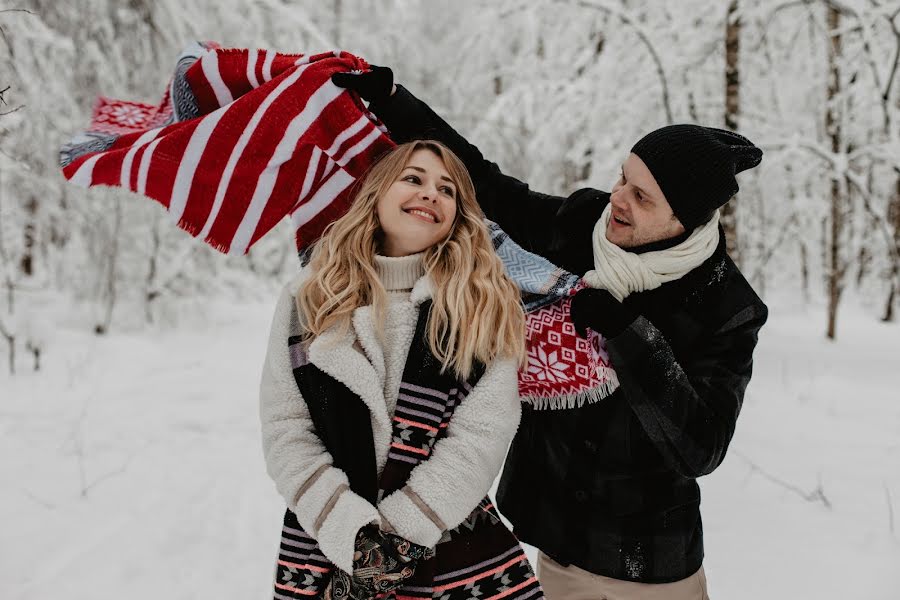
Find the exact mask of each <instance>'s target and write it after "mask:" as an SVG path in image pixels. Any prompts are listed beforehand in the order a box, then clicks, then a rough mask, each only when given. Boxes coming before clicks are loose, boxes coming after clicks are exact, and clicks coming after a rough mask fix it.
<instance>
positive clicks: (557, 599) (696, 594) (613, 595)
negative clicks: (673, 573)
mask: <svg viewBox="0 0 900 600" xmlns="http://www.w3.org/2000/svg"><path fill="white" fill-rule="evenodd" d="M537 576H538V580H539V581H540V582H541V585H542V586H543V588H544V596H546V598H547V600H709V596H708V595H707V593H706V574H705V573H704V572H703V567H700V570H699V571H697V572H696V573H694V574H693V575H691V576H690V577H687V578H686V579H682V580H681V581H675V582H672V583H635V582H633V581H622V580H621V579H612V578H610V577H604V576H602V575H594V574H593V573H591V572H589V571H585V570H584V569H579V568H578V567H576V566H574V565H569V566H568V567H564V566H562V565H561V564H559V563H558V562H555V561H554V560H553V559H552V558H550V557H549V556H547V555H546V554H544V553H543V552H540V553H539V554H538V564H537Z"/></svg>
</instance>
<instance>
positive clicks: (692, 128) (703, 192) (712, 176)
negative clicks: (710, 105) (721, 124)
mask: <svg viewBox="0 0 900 600" xmlns="http://www.w3.org/2000/svg"><path fill="white" fill-rule="evenodd" d="M631 151H632V152H633V153H635V154H637V155H638V156H639V157H640V158H641V160H643V161H644V163H645V164H646V165H647V168H648V169H650V172H651V173H653V177H654V178H656V182H657V183H658V184H659V187H660V189H661V190H662V192H663V194H665V196H666V200H668V201H669V204H670V205H671V206H672V210H673V211H674V212H675V216H676V217H678V220H679V221H681V224H682V225H684V228H685V229H686V230H688V231H690V230H692V229H694V228H695V227H697V226H698V225H702V224H703V223H706V222H707V221H709V219H710V218H711V217H712V215H713V212H714V211H715V210H716V209H717V208H719V207H720V206H722V205H723V204H725V203H726V202H728V200H729V199H730V198H731V197H732V196H734V194H735V193H736V192H737V191H738V184H737V181H736V180H735V178H734V176H735V174H736V173H740V172H741V171H744V170H746V169H751V168H753V167H755V166H756V165H758V164H759V161H761V160H762V150H760V149H759V148H757V147H756V146H754V145H753V142H751V141H750V140H748V139H747V138H745V137H744V136H742V135H738V134H736V133H734V132H732V131H726V130H724V129H715V128H712V127H703V126H702V125H689V124H685V125H669V126H667V127H662V128H661V129H657V130H656V131H653V132H651V133H648V134H647V135H645V136H644V137H643V138H641V139H640V141H638V143H637V144H635V145H634V148H632V149H631Z"/></svg>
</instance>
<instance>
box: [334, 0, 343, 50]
mask: <svg viewBox="0 0 900 600" xmlns="http://www.w3.org/2000/svg"><path fill="white" fill-rule="evenodd" d="M343 9H344V7H343V4H342V3H341V0H334V31H333V33H332V36H333V37H334V46H335V48H340V47H341V33H342V32H341V22H342V21H343V12H344V10H343Z"/></svg>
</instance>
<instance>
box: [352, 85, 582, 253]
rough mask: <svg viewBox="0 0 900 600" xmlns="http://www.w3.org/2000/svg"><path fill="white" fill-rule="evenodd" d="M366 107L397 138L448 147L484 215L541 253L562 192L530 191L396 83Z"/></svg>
mask: <svg viewBox="0 0 900 600" xmlns="http://www.w3.org/2000/svg"><path fill="white" fill-rule="evenodd" d="M369 109H370V110H371V111H372V112H373V113H374V114H375V115H376V116H377V117H378V118H379V119H381V120H382V121H383V122H384V124H385V125H386V126H387V128H388V129H389V130H390V136H391V139H393V140H394V141H395V142H397V143H404V142H408V141H411V140H417V139H433V140H437V141H439V142H441V143H442V144H444V145H445V146H447V147H448V148H450V149H451V150H452V151H453V152H454V153H455V154H456V155H457V156H459V158H460V159H461V160H462V161H463V163H465V165H466V168H467V169H468V170H469V175H470V176H471V177H472V181H473V183H474V184H475V193H476V196H477V199H478V203H479V204H480V205H481V209H482V210H483V211H484V213H485V215H486V216H487V218H489V219H491V220H492V221H494V222H496V223H497V224H499V225H500V227H501V228H503V230H504V231H506V233H508V234H509V235H510V237H512V239H513V240H515V241H516V242H517V243H518V244H519V245H520V246H522V247H524V248H525V249H526V250H529V251H531V252H535V253H537V254H542V255H543V254H546V251H547V249H548V247H549V245H550V241H551V238H552V229H553V222H554V218H555V216H556V213H557V211H558V210H559V208H560V206H561V205H562V203H563V202H564V201H565V198H563V197H560V196H552V195H548V194H541V193H537V192H532V191H531V190H530V189H529V188H528V185H527V184H526V183H524V182H522V181H519V180H518V179H516V178H514V177H510V176H509V175H504V174H503V173H502V172H501V171H500V168H499V167H498V166H497V165H496V164H495V163H493V162H490V161H488V160H486V159H485V158H484V156H482V154H481V151H480V150H478V148H476V147H475V146H473V145H472V144H470V143H469V142H468V141H466V139H465V138H463V137H462V136H461V135H460V134H459V133H457V132H456V131H455V130H454V129H453V128H452V127H451V126H450V125H449V124H447V122H446V121H444V120H443V119H442V118H441V117H440V116H438V115H437V114H436V113H435V112H434V111H433V110H431V108H430V107H429V106H428V105H427V104H425V103H424V102H422V101H421V100H419V99H418V98H416V97H415V96H413V95H412V93H410V92H409V90H407V89H406V88H404V87H402V86H400V85H398V86H397V91H396V92H395V93H394V94H393V95H392V96H390V97H389V98H387V99H384V100H381V101H378V102H373V103H372V104H370V105H369Z"/></svg>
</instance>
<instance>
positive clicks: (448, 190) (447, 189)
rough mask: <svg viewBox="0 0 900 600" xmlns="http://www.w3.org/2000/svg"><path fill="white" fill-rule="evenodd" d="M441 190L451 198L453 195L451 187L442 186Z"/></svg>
mask: <svg viewBox="0 0 900 600" xmlns="http://www.w3.org/2000/svg"><path fill="white" fill-rule="evenodd" d="M441 191H442V192H444V193H445V194H447V195H448V196H450V197H451V198H453V197H454V196H455V192H454V191H453V188H452V187H447V186H444V187H442V188H441Z"/></svg>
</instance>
